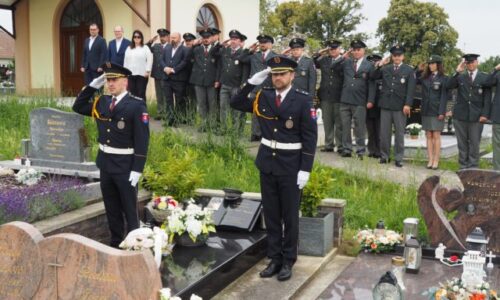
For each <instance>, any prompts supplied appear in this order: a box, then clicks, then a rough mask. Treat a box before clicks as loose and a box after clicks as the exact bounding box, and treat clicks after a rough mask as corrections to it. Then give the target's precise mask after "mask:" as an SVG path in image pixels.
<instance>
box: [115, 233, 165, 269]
mask: <svg viewBox="0 0 500 300" xmlns="http://www.w3.org/2000/svg"><path fill="white" fill-rule="evenodd" d="M118 247H120V248H121V249H124V250H129V251H142V250H145V249H148V250H151V251H152V252H153V255H154V257H155V261H156V263H157V265H158V266H160V263H161V256H162V255H169V254H170V253H172V249H173V245H172V244H170V243H169V239H168V235H167V233H166V232H165V231H164V230H163V229H161V228H159V227H154V228H153V229H151V228H147V227H143V228H138V229H135V230H132V231H131V232H129V233H128V234H127V237H126V238H125V239H124V240H123V241H122V242H121V243H120V245H119V246H118Z"/></svg>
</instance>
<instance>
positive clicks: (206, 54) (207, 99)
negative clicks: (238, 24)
mask: <svg viewBox="0 0 500 300" xmlns="http://www.w3.org/2000/svg"><path fill="white" fill-rule="evenodd" d="M211 34H212V33H211V31H210V30H208V29H205V30H202V31H200V35H202V36H203V37H207V36H210V35H211ZM213 47H216V46H213V45H208V46H205V45H200V46H197V47H194V48H193V59H194V62H193V69H192V71H191V77H190V79H189V82H190V83H191V84H193V85H194V90H195V93H196V101H197V111H198V114H199V115H200V117H201V119H202V125H201V129H202V130H205V129H207V127H214V126H215V125H216V121H217V94H216V90H215V79H216V72H217V57H216V54H215V53H216V51H215V50H214V49H213Z"/></svg>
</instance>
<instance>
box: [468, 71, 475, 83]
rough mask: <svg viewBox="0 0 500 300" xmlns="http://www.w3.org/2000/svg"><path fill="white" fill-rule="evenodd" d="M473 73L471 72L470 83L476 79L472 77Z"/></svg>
mask: <svg viewBox="0 0 500 300" xmlns="http://www.w3.org/2000/svg"><path fill="white" fill-rule="evenodd" d="M473 75H474V72H469V81H470V83H472V82H473V81H474V79H473V77H472V76H473Z"/></svg>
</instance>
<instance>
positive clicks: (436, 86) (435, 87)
mask: <svg viewBox="0 0 500 300" xmlns="http://www.w3.org/2000/svg"><path fill="white" fill-rule="evenodd" d="M440 85H441V82H434V83H433V84H432V86H433V88H434V90H436V91H437V90H439V86H440Z"/></svg>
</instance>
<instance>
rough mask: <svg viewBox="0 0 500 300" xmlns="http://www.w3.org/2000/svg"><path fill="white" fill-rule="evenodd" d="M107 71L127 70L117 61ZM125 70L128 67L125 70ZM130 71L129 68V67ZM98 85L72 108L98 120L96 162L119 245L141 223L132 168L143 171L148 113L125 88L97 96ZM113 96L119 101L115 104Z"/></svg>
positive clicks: (88, 88)
mask: <svg viewBox="0 0 500 300" xmlns="http://www.w3.org/2000/svg"><path fill="white" fill-rule="evenodd" d="M103 69H104V72H105V73H107V74H113V73H115V74H116V73H122V74H123V73H126V71H128V70H127V69H125V68H123V67H121V66H117V65H114V64H111V65H108V66H103ZM124 70H126V71H124ZM128 72H129V73H130V71H128ZM96 91H97V89H95V88H93V87H91V86H86V87H85V88H84V89H83V90H82V91H81V92H80V94H79V95H78V97H77V98H76V100H75V103H74V104H73V110H74V111H75V112H77V113H79V114H82V115H85V116H92V117H94V118H95V120H96V122H97V130H98V142H99V152H98V153H97V160H96V164H97V167H98V168H99V170H100V184H101V191H102V196H103V200H104V207H105V209H106V216H107V219H108V226H109V229H110V231H111V246H112V247H118V245H119V244H120V242H121V241H122V240H123V239H124V237H125V232H124V220H123V216H125V220H126V223H127V232H130V231H132V230H134V229H136V228H138V227H139V218H138V215H137V189H136V187H135V186H132V185H131V183H130V182H129V180H130V178H129V176H130V175H131V172H137V173H142V171H143V169H144V165H145V163H146V154H147V152H148V143H149V115H148V111H147V109H146V104H145V102H144V101H143V100H141V99H140V98H137V97H135V96H131V95H130V94H128V93H127V92H126V91H124V92H123V93H122V94H121V95H117V96H115V97H112V96H108V95H103V96H99V97H98V98H94V94H95V92H96ZM113 98H116V100H117V101H118V103H117V104H116V102H115V106H113Z"/></svg>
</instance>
